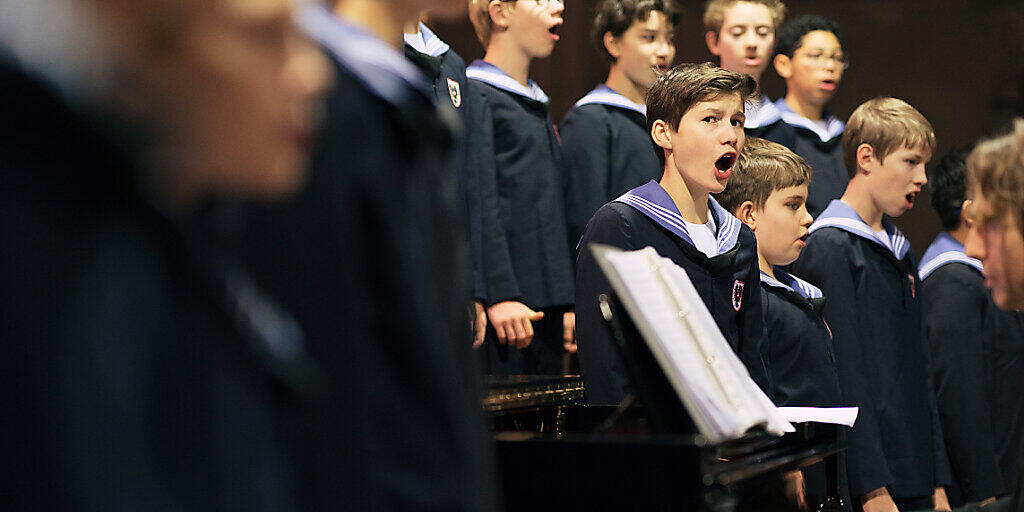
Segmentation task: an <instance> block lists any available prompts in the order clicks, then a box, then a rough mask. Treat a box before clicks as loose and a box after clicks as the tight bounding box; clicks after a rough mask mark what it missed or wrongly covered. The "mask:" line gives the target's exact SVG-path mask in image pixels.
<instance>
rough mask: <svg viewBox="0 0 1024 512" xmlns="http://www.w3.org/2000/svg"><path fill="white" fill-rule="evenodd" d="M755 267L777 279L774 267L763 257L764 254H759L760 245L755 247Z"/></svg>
mask: <svg viewBox="0 0 1024 512" xmlns="http://www.w3.org/2000/svg"><path fill="white" fill-rule="evenodd" d="M757 268H758V269H760V270H761V272H764V273H765V274H768V276H770V277H771V278H772V279H775V280H776V281H778V279H776V277H775V270H774V267H772V265H771V263H768V260H766V259H764V255H763V254H761V248H760V247H758V248H757Z"/></svg>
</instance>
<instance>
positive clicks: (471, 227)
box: [405, 23, 487, 300]
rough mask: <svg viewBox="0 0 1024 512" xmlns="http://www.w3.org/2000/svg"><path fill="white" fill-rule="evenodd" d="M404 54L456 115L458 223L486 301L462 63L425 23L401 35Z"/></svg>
mask: <svg viewBox="0 0 1024 512" xmlns="http://www.w3.org/2000/svg"><path fill="white" fill-rule="evenodd" d="M405 56H406V57H407V58H409V60H411V61H412V62H413V64H416V66H417V67H418V68H420V71H422V72H423V74H425V75H426V76H427V79H428V80H430V81H431V83H432V85H433V91H434V100H435V101H436V102H437V104H438V106H440V107H441V108H447V107H446V106H447V105H451V106H452V108H454V109H455V111H456V112H457V114H458V118H459V121H461V124H462V128H461V130H460V131H459V133H458V135H457V137H456V140H455V149H454V151H453V154H454V158H453V164H454V167H455V182H456V187H457V190H458V194H459V198H460V206H461V207H462V208H460V210H461V211H460V212H459V217H461V221H462V222H461V225H462V228H463V231H464V233H465V238H466V241H467V242H468V243H469V261H470V265H471V270H472V278H473V281H472V283H473V296H474V297H475V298H476V299H479V300H486V298H487V288H486V284H485V282H484V269H483V245H482V238H481V234H482V228H481V226H482V217H481V215H480V204H481V199H480V190H481V187H480V173H479V172H478V171H477V165H476V160H475V154H474V153H473V152H472V148H473V147H475V144H474V142H473V138H474V135H475V133H476V131H475V130H474V129H473V113H472V109H473V102H472V98H471V97H470V96H469V95H467V94H466V80H467V78H466V62H465V61H464V60H462V57H461V56H459V54H458V53H455V50H452V49H451V47H450V46H448V44H447V43H445V42H444V41H442V40H441V39H440V38H439V37H437V35H435V34H434V33H433V32H432V31H431V30H430V29H429V28H427V26H426V25H424V24H423V23H420V24H419V33H416V34H405Z"/></svg>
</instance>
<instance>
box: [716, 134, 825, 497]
mask: <svg viewBox="0 0 1024 512" xmlns="http://www.w3.org/2000/svg"><path fill="white" fill-rule="evenodd" d="M810 178H811V168H810V167H809V166H808V165H807V163H806V162H804V159H803V158H800V157H799V156H797V155H796V154H794V153H793V152H792V151H790V150H789V149H787V148H785V147H784V146H782V145H780V144H776V143H774V142H769V141H766V140H764V139H758V138H753V137H752V138H748V139H747V143H746V145H744V147H743V152H742V153H740V159H739V162H738V163H737V165H736V170H735V171H734V172H733V175H732V177H731V178H730V179H729V186H728V187H726V189H725V191H724V192H722V193H720V194H717V195H716V196H715V198H716V199H717V200H718V202H719V203H720V204H721V205H722V207H723V208H725V209H726V210H728V211H730V212H732V214H733V215H735V216H736V218H738V219H740V221H742V222H743V223H744V224H746V225H747V227H749V228H750V230H751V231H753V232H754V236H756V237H757V259H758V266H759V268H760V270H761V289H760V293H761V304H762V307H763V308H764V323H765V342H766V344H767V345H766V352H767V354H768V358H767V364H768V371H769V373H770V374H771V376H772V394H773V396H774V398H775V404H776V405H778V406H780V407H781V406H794V407H838V406H841V405H843V396H842V393H841V391H840V387H839V375H838V373H837V371H836V367H835V356H834V355H833V353H832V334H831V332H829V329H828V326H827V325H826V324H825V322H824V320H822V318H821V313H822V307H823V305H824V302H825V299H824V298H823V296H822V293H821V290H819V289H818V288H817V287H816V286H814V285H812V284H810V283H808V282H806V281H804V280H802V279H800V278H798V277H796V276H793V275H790V274H788V273H786V272H784V271H782V270H781V269H779V268H776V267H777V266H784V265H789V264H790V263H792V262H793V261H795V260H796V259H797V257H799V256H800V251H802V250H803V248H804V246H805V245H806V242H805V240H806V239H807V235H808V227H809V226H810V225H811V221H812V220H813V219H812V218H811V216H810V214H808V213H807V204H806V202H807V183H808V182H809V181H810ZM824 471H825V465H824V464H817V465H815V466H811V467H809V468H806V469H804V474H806V475H807V496H806V499H807V502H808V503H810V504H811V506H812V510H817V508H818V505H819V504H821V503H823V502H824V501H825V499H826V497H827V496H826V486H825V482H826V478H825V473H824ZM840 484H841V486H843V485H845V471H843V470H841V471H840Z"/></svg>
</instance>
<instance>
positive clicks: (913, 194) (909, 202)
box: [903, 192, 917, 208]
mask: <svg viewBox="0 0 1024 512" xmlns="http://www.w3.org/2000/svg"><path fill="white" fill-rule="evenodd" d="M916 197H917V192H911V193H909V194H907V195H906V196H903V198H904V199H906V201H907V206H908V207H910V208H913V207H914V199H915V198H916Z"/></svg>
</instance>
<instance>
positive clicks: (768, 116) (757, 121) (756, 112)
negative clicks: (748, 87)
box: [743, 94, 782, 129]
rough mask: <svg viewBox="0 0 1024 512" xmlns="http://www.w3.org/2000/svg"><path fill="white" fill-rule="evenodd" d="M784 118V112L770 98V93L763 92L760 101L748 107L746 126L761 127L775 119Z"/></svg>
mask: <svg viewBox="0 0 1024 512" xmlns="http://www.w3.org/2000/svg"><path fill="white" fill-rule="evenodd" d="M779 119H782V112H780V111H779V109H778V107H776V106H775V104H774V103H772V100H770V99H768V95H766V94H762V95H761V98H760V100H759V102H758V103H756V104H752V105H750V106H748V107H747V111H746V120H745V121H744V122H743V127H744V128H748V129H751V128H760V127H762V126H768V125H770V124H772V123H774V122H775V121H778V120H779Z"/></svg>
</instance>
